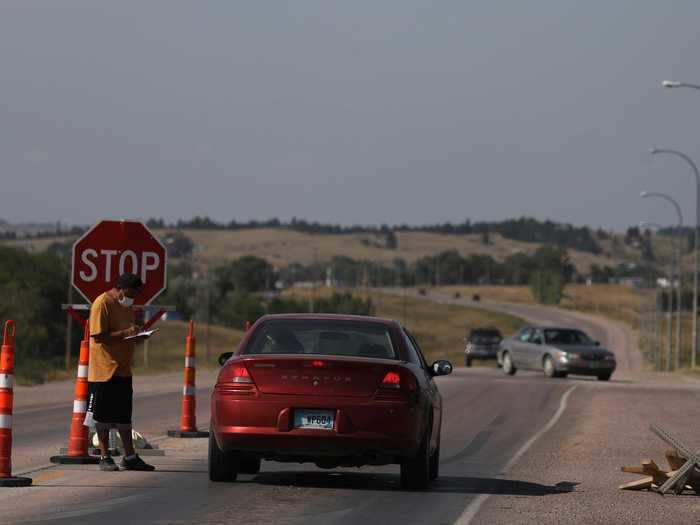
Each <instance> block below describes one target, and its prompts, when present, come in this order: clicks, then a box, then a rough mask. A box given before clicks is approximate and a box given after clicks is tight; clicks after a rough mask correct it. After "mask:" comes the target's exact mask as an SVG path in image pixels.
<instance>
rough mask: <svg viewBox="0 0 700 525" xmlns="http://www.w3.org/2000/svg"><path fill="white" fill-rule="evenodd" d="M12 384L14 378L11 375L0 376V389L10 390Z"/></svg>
mask: <svg viewBox="0 0 700 525" xmlns="http://www.w3.org/2000/svg"><path fill="white" fill-rule="evenodd" d="M14 383H15V381H14V376H13V375H12V374H0V388H10V389H11V388H12V385H14Z"/></svg>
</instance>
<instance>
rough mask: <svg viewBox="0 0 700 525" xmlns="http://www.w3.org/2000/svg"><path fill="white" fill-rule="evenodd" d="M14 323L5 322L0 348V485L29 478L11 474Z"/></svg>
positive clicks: (20, 483) (20, 484)
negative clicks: (0, 347)
mask: <svg viewBox="0 0 700 525" xmlns="http://www.w3.org/2000/svg"><path fill="white" fill-rule="evenodd" d="M15 331H16V327H15V323H14V321H7V322H5V326H4V329H3V334H2V349H0V487H26V486H28V485H31V484H32V480H31V479H30V478H20V477H15V476H13V475H12V406H13V403H14V391H13V389H14V382H15Z"/></svg>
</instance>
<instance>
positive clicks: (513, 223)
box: [147, 216, 609, 254]
mask: <svg viewBox="0 0 700 525" xmlns="http://www.w3.org/2000/svg"><path fill="white" fill-rule="evenodd" d="M147 225H148V226H149V227H152V228H175V229H185V228H191V229H203V230H245V229H255V228H281V229H288V230H292V231H298V232H302V233H312V234H336V235H337V234H354V233H367V234H375V235H382V236H388V235H389V236H390V235H393V234H394V232H430V233H442V234H454V235H469V234H479V235H481V236H482V239H485V240H486V242H485V244H488V235H489V234H490V233H498V234H500V235H501V236H503V237H505V238H507V239H513V240H517V241H522V242H531V243H542V244H552V245H555V246H559V247H562V248H569V249H575V250H580V251H584V252H589V253H593V254H599V253H602V249H601V247H600V245H599V244H598V240H597V239H606V238H608V237H609V235H608V234H607V233H606V232H605V231H603V230H600V229H599V230H598V231H597V232H596V231H594V230H591V229H590V228H588V227H587V226H573V225H571V224H560V223H556V222H553V221H550V220H546V221H539V220H537V219H534V218H529V217H521V218H519V219H508V220H504V221H498V222H474V223H472V222H471V221H470V220H469V219H467V220H465V221H464V222H462V223H457V224H454V223H451V222H445V223H441V224H432V225H408V224H399V225H394V226H388V225H386V224H382V225H379V226H364V225H352V226H342V225H338V224H324V223H320V222H315V221H306V220H304V219H298V218H296V217H293V218H292V219H291V220H290V221H288V222H284V221H281V220H280V219H278V218H276V217H275V218H272V219H268V220H263V221H258V220H251V221H247V222H239V221H235V220H233V221H230V222H228V223H224V222H217V221H215V220H213V219H211V218H209V217H199V216H197V217H194V218H192V219H190V220H182V219H181V220H178V221H177V222H175V223H167V222H166V221H164V220H163V219H154V218H152V219H149V220H148V221H147ZM394 241H395V238H394V239H392V238H391V237H389V239H388V240H387V244H388V245H392V244H395V242H394Z"/></svg>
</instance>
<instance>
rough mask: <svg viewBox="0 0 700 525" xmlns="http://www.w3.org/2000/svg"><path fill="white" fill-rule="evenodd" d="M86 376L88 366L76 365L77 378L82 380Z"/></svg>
mask: <svg viewBox="0 0 700 525" xmlns="http://www.w3.org/2000/svg"><path fill="white" fill-rule="evenodd" d="M87 376H88V365H78V377H80V378H84V377H87Z"/></svg>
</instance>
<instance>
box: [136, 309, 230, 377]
mask: <svg viewBox="0 0 700 525" xmlns="http://www.w3.org/2000/svg"><path fill="white" fill-rule="evenodd" d="M155 327H157V328H159V329H160V330H159V332H158V333H156V334H154V335H153V337H152V338H151V340H150V341H149V342H148V347H147V348H146V346H145V345H139V346H138V347H137V350H136V353H135V354H134V368H135V369H136V370H138V372H139V373H140V374H143V373H156V372H167V371H177V370H182V369H183V367H184V361H185V337H186V336H187V329H188V324H187V323H186V322H184V321H160V322H159V323H157V324H156V325H155ZM241 337H243V332H242V331H241V330H234V329H231V328H226V327H223V326H215V325H211V326H210V327H209V330H208V331H207V329H206V326H205V325H203V324H202V325H195V341H196V353H197V367H205V368H206V367H218V366H219V365H218V362H217V359H218V357H219V354H221V353H223V352H231V351H233V350H235V349H236V345H238V342H239V341H240V340H241ZM207 339H208V344H207ZM146 351H147V352H148V358H147V364H146V362H145V352H146Z"/></svg>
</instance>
